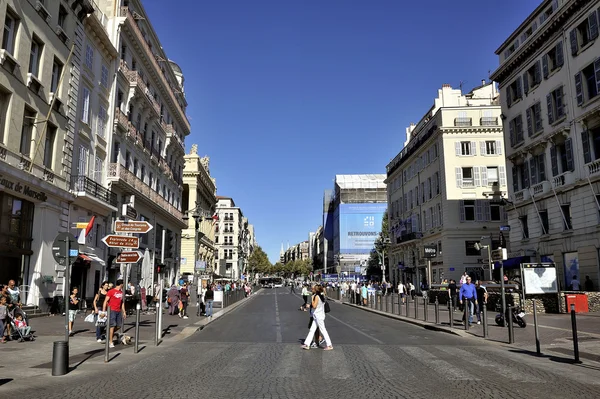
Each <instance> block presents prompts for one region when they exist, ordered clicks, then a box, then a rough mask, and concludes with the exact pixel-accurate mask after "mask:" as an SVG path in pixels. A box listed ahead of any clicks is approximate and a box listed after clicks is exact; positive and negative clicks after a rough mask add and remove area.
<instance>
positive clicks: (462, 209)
mask: <svg viewBox="0 0 600 399" xmlns="http://www.w3.org/2000/svg"><path fill="white" fill-rule="evenodd" d="M458 208H459V212H460V221H461V222H464V221H465V201H463V200H460V201H458Z"/></svg>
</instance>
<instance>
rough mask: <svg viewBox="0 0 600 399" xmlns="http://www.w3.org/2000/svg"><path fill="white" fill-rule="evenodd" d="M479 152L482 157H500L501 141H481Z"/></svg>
mask: <svg viewBox="0 0 600 399" xmlns="http://www.w3.org/2000/svg"><path fill="white" fill-rule="evenodd" d="M480 146H481V148H480V150H481V154H482V155H502V141H500V140H496V141H481V142H480Z"/></svg>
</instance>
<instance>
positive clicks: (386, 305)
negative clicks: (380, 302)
mask: <svg viewBox="0 0 600 399" xmlns="http://www.w3.org/2000/svg"><path fill="white" fill-rule="evenodd" d="M383 298H384V299H385V312H386V313H387V312H389V310H388V297H387V295H386V296H384V297H383Z"/></svg>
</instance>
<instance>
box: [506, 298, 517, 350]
mask: <svg viewBox="0 0 600 399" xmlns="http://www.w3.org/2000/svg"><path fill="white" fill-rule="evenodd" d="M507 309H508V315H507V316H506V317H507V318H508V343H509V344H514V343H515V330H514V325H513V318H512V310H513V307H512V306H510V305H509V306H508V307H507Z"/></svg>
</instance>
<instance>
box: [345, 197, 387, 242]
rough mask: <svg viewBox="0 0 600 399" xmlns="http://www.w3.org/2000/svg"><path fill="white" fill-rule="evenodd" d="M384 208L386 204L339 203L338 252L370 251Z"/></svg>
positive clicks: (379, 226)
mask: <svg viewBox="0 0 600 399" xmlns="http://www.w3.org/2000/svg"><path fill="white" fill-rule="evenodd" d="M386 208H387V204H340V208H339V210H340V253H342V254H368V253H370V252H371V249H373V247H374V244H375V240H376V239H377V237H379V233H380V232H381V222H382V220H383V213H384V212H385V210H386Z"/></svg>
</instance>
